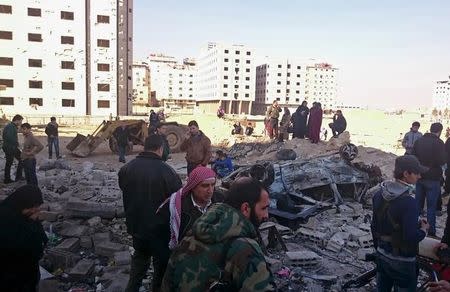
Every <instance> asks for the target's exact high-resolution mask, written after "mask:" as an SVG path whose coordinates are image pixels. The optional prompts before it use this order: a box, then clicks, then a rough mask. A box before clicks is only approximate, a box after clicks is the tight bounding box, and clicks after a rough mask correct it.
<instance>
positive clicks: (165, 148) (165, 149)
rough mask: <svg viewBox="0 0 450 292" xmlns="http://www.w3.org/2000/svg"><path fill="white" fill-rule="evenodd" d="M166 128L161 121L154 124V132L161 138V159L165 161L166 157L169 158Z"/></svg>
mask: <svg viewBox="0 0 450 292" xmlns="http://www.w3.org/2000/svg"><path fill="white" fill-rule="evenodd" d="M166 130H167V127H166V125H164V124H163V123H158V124H156V131H155V134H156V135H159V136H161V138H162V139H163V154H162V159H163V160H164V161H167V159H168V158H169V154H170V146H169V141H167V138H166Z"/></svg>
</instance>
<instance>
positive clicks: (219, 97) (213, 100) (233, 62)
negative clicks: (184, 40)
mask: <svg viewBox="0 0 450 292" xmlns="http://www.w3.org/2000/svg"><path fill="white" fill-rule="evenodd" d="M197 66H198V78H197V88H198V91H197V93H198V95H197V97H196V100H197V105H198V106H199V108H200V109H201V110H203V111H205V112H216V111H217V109H218V108H219V107H220V106H222V107H223V108H224V110H225V112H226V113H230V114H241V113H245V114H250V111H251V109H252V103H253V102H254V100H255V66H254V54H253V50H252V49H250V48H248V47H246V46H244V45H227V44H223V43H208V44H207V45H206V46H204V47H203V48H202V49H201V52H200V56H199V58H198V65H197Z"/></svg>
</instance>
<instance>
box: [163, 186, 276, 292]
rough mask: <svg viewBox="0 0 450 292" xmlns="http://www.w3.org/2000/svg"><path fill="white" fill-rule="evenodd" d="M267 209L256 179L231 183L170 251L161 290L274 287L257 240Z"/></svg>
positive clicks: (271, 289) (190, 291)
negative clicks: (225, 193) (222, 197)
mask: <svg viewBox="0 0 450 292" xmlns="http://www.w3.org/2000/svg"><path fill="white" fill-rule="evenodd" d="M268 208H269V194H268V193H267V191H266V190H265V189H264V187H263V186H262V185H261V183H260V182H258V181H257V180H254V179H252V178H241V179H239V180H237V181H236V182H234V183H233V185H232V186H231V188H230V190H229V193H228V196H227V199H226V201H225V203H224V204H215V205H213V206H212V207H211V208H210V209H209V210H208V211H207V212H206V213H205V214H204V215H203V216H202V217H200V218H199V219H197V221H196V222H195V223H194V225H193V227H192V232H191V234H190V235H189V236H186V237H185V238H184V239H183V240H182V241H181V243H180V245H179V246H178V248H177V249H176V250H175V251H174V252H173V254H172V256H171V257H170V260H169V264H168V265H167V269H166V273H165V275H164V279H163V285H162V287H161V291H182V292H187V291H189V292H195V291H199V292H200V291H242V292H244V291H248V292H250V291H275V289H276V288H275V284H274V281H273V276H272V274H271V272H270V270H269V269H268V267H267V263H266V261H265V259H264V254H263V253H262V251H261V247H260V246H259V244H258V242H257V236H258V235H257V227H258V225H259V224H260V223H261V222H262V221H264V220H265V219H267V217H268Z"/></svg>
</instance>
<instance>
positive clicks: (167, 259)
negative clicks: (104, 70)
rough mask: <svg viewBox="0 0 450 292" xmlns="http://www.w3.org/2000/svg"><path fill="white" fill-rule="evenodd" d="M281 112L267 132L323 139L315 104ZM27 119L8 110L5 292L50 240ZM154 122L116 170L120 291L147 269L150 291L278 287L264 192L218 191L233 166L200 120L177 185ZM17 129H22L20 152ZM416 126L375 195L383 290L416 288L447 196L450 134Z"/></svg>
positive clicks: (120, 137) (246, 185) (0, 246)
mask: <svg viewBox="0 0 450 292" xmlns="http://www.w3.org/2000/svg"><path fill="white" fill-rule="evenodd" d="M280 113H281V108H280V107H279V106H278V104H277V103H276V102H275V103H274V104H273V105H272V108H271V111H270V114H269V116H270V120H269V123H268V124H269V125H270V127H271V131H272V132H271V133H272V135H273V136H274V137H276V136H277V135H278V136H280V135H283V134H285V133H286V132H287V131H288V130H287V129H288V128H289V127H291V124H290V123H292V124H293V125H292V128H293V132H294V137H296V138H305V137H309V139H310V140H311V141H312V143H317V142H318V139H319V138H318V135H319V132H318V128H317V126H319V128H320V124H319V125H316V124H314V123H315V122H316V119H318V117H320V118H321V117H322V110H321V106H320V104H317V103H316V104H315V105H314V106H313V107H312V108H311V109H309V108H308V107H307V103H306V102H304V103H303V104H302V105H301V106H300V107H299V108H298V109H297V110H296V112H295V113H294V114H293V115H292V116H291V115H290V112H289V110H288V109H285V111H284V114H283V116H282V117H281V122H280V123H279V122H278V118H279V114H280ZM22 121H23V117H21V116H20V115H16V116H14V118H13V120H12V122H11V123H10V124H8V125H7V126H6V127H5V129H4V131H3V139H4V143H3V151H4V152H5V156H6V164H5V180H4V181H5V183H9V182H11V181H12V179H11V175H10V172H11V164H12V163H13V161H14V159H16V160H17V161H18V164H17V173H16V176H15V180H16V181H17V180H21V179H22V177H23V176H22V171H23V170H24V173H25V179H26V181H27V184H26V185H24V186H22V187H19V188H18V189H16V190H15V191H14V192H12V193H11V194H10V195H9V196H8V197H7V199H5V200H4V201H3V202H2V203H0V261H1V262H2V265H1V267H0V285H3V286H2V287H6V289H7V290H5V291H37V290H36V289H37V288H36V287H37V284H38V281H39V264H38V262H39V260H40V258H41V257H42V255H43V251H44V249H45V246H46V244H47V241H48V239H47V236H46V234H45V232H44V230H43V227H42V224H41V223H40V222H39V220H38V215H39V207H40V205H41V204H42V203H43V199H42V193H41V191H40V189H39V187H38V182H37V178H36V159H35V155H36V154H37V153H39V152H40V151H42V149H43V148H44V146H43V145H42V144H41V143H40V142H39V141H38V140H37V139H36V138H35V137H34V136H33V134H32V132H31V125H30V124H28V123H22ZM293 121H294V122H293ZM278 125H279V126H280V127H279V128H278ZM329 126H330V128H331V130H332V133H333V136H336V135H339V134H340V133H342V131H344V130H345V128H346V121H345V118H344V117H343V115H342V112H340V111H337V112H336V113H335V116H334V117H333V123H331V124H330V125H329ZM150 127H151V128H150V129H149V136H148V137H147V138H146V140H145V144H144V150H143V152H141V153H140V154H138V155H137V156H136V157H135V158H134V159H132V160H131V161H129V162H128V163H127V164H125V165H123V166H122V167H121V168H120V170H119V172H118V182H119V187H120V189H121V190H122V193H123V205H124V209H125V219H126V226H127V231H128V233H129V234H130V235H131V236H132V242H133V248H134V253H133V255H132V261H131V269H130V277H129V281H128V284H127V288H126V291H128V292H137V291H139V290H140V287H141V286H142V281H143V279H144V277H146V274H147V271H148V269H149V267H150V265H151V264H152V265H153V277H152V279H153V280H152V291H276V287H275V283H274V278H273V275H272V273H271V271H270V269H269V267H268V264H267V262H266V260H265V258H264V254H263V252H262V249H261V246H260V242H259V240H258V227H259V225H260V224H261V223H262V222H263V221H264V220H266V219H267V218H268V208H269V192H268V190H267V189H266V188H265V187H264V186H263V185H262V184H261V182H259V181H258V180H256V179H253V178H250V177H245V178H239V179H236V180H235V181H234V182H233V183H232V184H231V186H230V188H229V190H228V191H226V192H219V191H217V190H216V188H215V187H216V183H217V179H218V178H222V177H225V176H227V175H229V174H230V173H231V172H232V171H233V170H234V169H233V164H232V161H231V159H230V158H229V157H228V156H227V155H226V153H224V152H223V151H221V150H218V151H216V153H215V154H216V156H215V159H212V152H211V141H210V139H209V138H208V137H207V136H206V135H205V134H204V133H203V132H202V131H201V130H200V128H199V125H198V123H197V122H196V121H195V120H193V121H190V122H189V124H188V127H189V131H188V133H186V137H185V140H184V142H183V143H182V145H181V147H180V148H181V150H182V151H184V152H186V169H187V179H186V182H185V183H184V184H183V182H182V179H181V178H180V176H179V175H178V174H177V173H176V172H175V170H174V169H173V168H172V167H171V166H169V165H168V164H167V163H166V160H167V158H168V156H169V154H170V148H169V145H168V142H167V139H166V137H165V126H164V123H161V122H159V121H158V122H157V123H155V124H153V125H150ZM19 128H20V129H21V132H22V133H23V135H24V142H23V147H22V148H23V150H22V151H21V150H20V148H19V143H18V137H17V136H18V129H19ZM57 129H58V124H57V123H56V119H54V118H53V117H52V118H51V120H50V123H49V124H48V125H47V127H46V131H45V132H46V134H47V135H48V141H49V144H48V146H49V157H50V158H51V157H52V148H55V151H56V157H57V158H58V157H59V149H58V144H59V143H58V141H57V137H58V131H57ZM419 129H420V124H419V123H418V122H414V123H413V124H412V126H411V130H410V131H409V132H408V133H406V135H405V137H404V139H403V143H402V144H403V146H404V148H405V155H403V156H400V157H398V158H397V159H396V160H395V167H394V173H393V179H392V180H386V181H384V182H382V183H380V184H379V185H377V186H376V187H375V188H373V189H371V190H370V193H371V194H372V208H373V218H372V222H371V230H372V235H373V240H374V247H375V250H376V256H377V261H376V265H377V278H376V281H377V290H378V291H383V292H384V291H391V290H392V289H395V291H415V289H416V286H417V281H418V274H417V269H418V268H417V258H416V257H417V253H418V245H419V242H420V241H422V240H424V238H425V237H427V236H428V237H434V238H437V237H436V216H437V211H438V209H439V204H441V205H442V192H441V189H442V187H444V190H445V191H444V192H446V193H448V191H449V189H448V186H449V185H450V176H448V175H446V176H445V179H444V176H443V174H444V172H443V168H445V166H447V169H449V168H450V138H448V139H447V141H446V142H445V143H444V142H443V141H442V140H441V139H440V136H441V134H442V131H443V126H442V124H440V123H433V124H432V125H431V127H430V129H429V132H428V133H425V134H423V135H422V134H421V133H420V132H419ZM114 136H115V138H116V140H117V143H118V146H119V148H120V150H119V161H121V162H125V150H126V149H125V148H126V145H127V143H129V133H128V131H127V128H126V127H119V128H117V129H116V130H115V132H114ZM285 138H286V137H285V136H283V137H282V139H285ZM208 165H211V167H208ZM445 173H446V174H448V172H447V171H446V172H445ZM439 202H441V203H439ZM425 204H426V211H425ZM447 212H448V216H447V222H446V226H445V230H444V236H443V238H442V239H441V243H439V244H437V245H436V246H435V252H437V251H438V250H441V249H447V248H448V245H449V244H450V216H449V215H450V206H449V205H448V206H447ZM425 213H426V217H425ZM446 280H450V279H446ZM429 291H444V292H445V291H450V284H449V283H448V282H447V281H445V280H443V281H439V282H436V283H432V284H430V286H429Z"/></svg>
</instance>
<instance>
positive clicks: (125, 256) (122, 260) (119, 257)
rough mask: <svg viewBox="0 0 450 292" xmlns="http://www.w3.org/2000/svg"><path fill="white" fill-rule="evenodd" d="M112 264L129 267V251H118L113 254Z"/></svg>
mask: <svg viewBox="0 0 450 292" xmlns="http://www.w3.org/2000/svg"><path fill="white" fill-rule="evenodd" d="M114 262H115V263H116V265H118V266H121V265H129V264H130V263H131V254H130V252H129V251H127V250H126V251H119V252H115V253H114Z"/></svg>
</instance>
